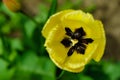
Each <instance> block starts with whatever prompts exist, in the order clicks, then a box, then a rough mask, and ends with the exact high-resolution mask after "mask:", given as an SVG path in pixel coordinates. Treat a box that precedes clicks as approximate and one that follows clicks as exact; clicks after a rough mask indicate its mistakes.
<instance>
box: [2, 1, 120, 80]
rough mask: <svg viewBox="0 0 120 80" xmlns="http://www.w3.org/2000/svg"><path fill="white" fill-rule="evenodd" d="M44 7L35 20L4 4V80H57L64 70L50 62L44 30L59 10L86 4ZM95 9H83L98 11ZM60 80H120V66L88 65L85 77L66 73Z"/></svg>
mask: <svg viewBox="0 0 120 80" xmlns="http://www.w3.org/2000/svg"><path fill="white" fill-rule="evenodd" d="M46 1H48V2H50V3H51V7H50V9H49V10H47V7H46V5H44V4H42V3H41V4H40V6H39V8H40V10H42V12H40V13H39V14H38V15H37V16H35V17H34V18H33V19H34V20H36V21H37V22H35V21H34V20H31V19H30V18H28V17H27V16H25V15H22V14H21V13H12V12H10V11H9V10H8V9H6V7H5V6H4V5H3V4H2V2H0V80H57V77H59V75H60V74H61V72H62V70H60V69H58V68H57V67H56V66H55V65H54V64H53V63H52V61H51V60H50V59H49V57H48V54H47V52H46V51H45V48H44V46H43V45H44V38H43V37H42V36H41V29H42V27H43V26H44V24H45V22H46V20H47V18H48V17H50V16H51V15H52V14H54V13H55V12H56V11H57V10H63V9H68V8H74V9H77V7H78V6H80V5H81V4H82V0H76V2H75V3H74V4H73V3H71V2H70V0H66V1H65V3H64V4H63V5H62V6H61V7H59V8H58V9H57V0H52V2H51V1H50V0H46ZM95 9H96V7H95V5H92V6H89V7H88V8H85V9H83V10H84V11H87V12H92V11H93V10H95ZM58 80H120V62H113V61H101V62H100V63H94V62H93V61H92V62H91V63H90V64H88V65H87V66H86V68H85V70H84V71H83V72H81V73H78V74H77V73H70V72H66V71H65V72H64V73H63V75H62V76H61V77H60V78H59V79H58Z"/></svg>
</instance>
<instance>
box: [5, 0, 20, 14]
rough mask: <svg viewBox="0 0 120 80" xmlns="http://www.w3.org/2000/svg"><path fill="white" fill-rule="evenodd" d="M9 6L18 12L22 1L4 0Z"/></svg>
mask: <svg viewBox="0 0 120 80" xmlns="http://www.w3.org/2000/svg"><path fill="white" fill-rule="evenodd" d="M3 2H4V4H5V5H6V6H7V8H8V9H9V10H11V11H13V12H17V11H19V10H20V9H21V4H20V1H18V0H3Z"/></svg>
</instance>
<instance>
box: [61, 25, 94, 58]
mask: <svg viewBox="0 0 120 80" xmlns="http://www.w3.org/2000/svg"><path fill="white" fill-rule="evenodd" d="M65 31H66V35H68V36H69V38H66V37H65V38H64V39H63V40H62V41H61V43H62V44H63V45H64V46H65V47H70V46H71V45H72V42H71V40H72V39H73V40H74V39H76V40H78V42H77V43H76V44H75V45H74V46H72V47H71V48H70V49H69V51H68V53H67V55H68V56H71V55H72V54H73V53H74V51H76V52H77V53H80V54H84V53H85V49H86V46H87V44H89V43H92V42H93V39H91V38H83V36H85V35H86V33H85V31H84V30H83V28H82V27H81V28H78V29H76V30H75V32H72V31H71V30H70V29H69V28H68V27H66V28H65Z"/></svg>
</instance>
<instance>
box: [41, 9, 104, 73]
mask: <svg viewBox="0 0 120 80" xmlns="http://www.w3.org/2000/svg"><path fill="white" fill-rule="evenodd" d="M42 34H43V36H44V37H45V38H46V41H45V45H44V46H45V47H46V50H47V51H48V53H49V56H50V58H51V60H52V61H53V62H54V63H55V64H56V65H57V66H58V67H59V68H61V69H63V70H67V71H70V72H75V73H77V72H81V71H82V70H83V69H84V67H85V65H86V64H87V63H88V62H89V61H90V60H91V59H94V60H95V61H97V62H98V61H100V59H101V58H102V56H103V53H104V49H105V43H106V38H105V32H104V28H103V24H102V23H101V21H99V20H95V19H94V18H93V16H92V15H91V14H89V13H84V12H83V11H81V10H64V11H61V12H58V13H56V14H54V15H52V16H51V17H50V18H49V19H48V21H47V22H46V24H45V26H44V27H43V29H42Z"/></svg>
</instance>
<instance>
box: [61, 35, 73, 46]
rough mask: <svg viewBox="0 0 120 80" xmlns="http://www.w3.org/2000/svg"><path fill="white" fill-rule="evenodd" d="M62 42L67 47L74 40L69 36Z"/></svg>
mask: <svg viewBox="0 0 120 80" xmlns="http://www.w3.org/2000/svg"><path fill="white" fill-rule="evenodd" d="M61 43H62V44H63V45H64V46H65V47H70V45H71V44H72V42H71V41H70V39H69V38H66V37H65V38H64V39H63V40H62V41H61Z"/></svg>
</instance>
